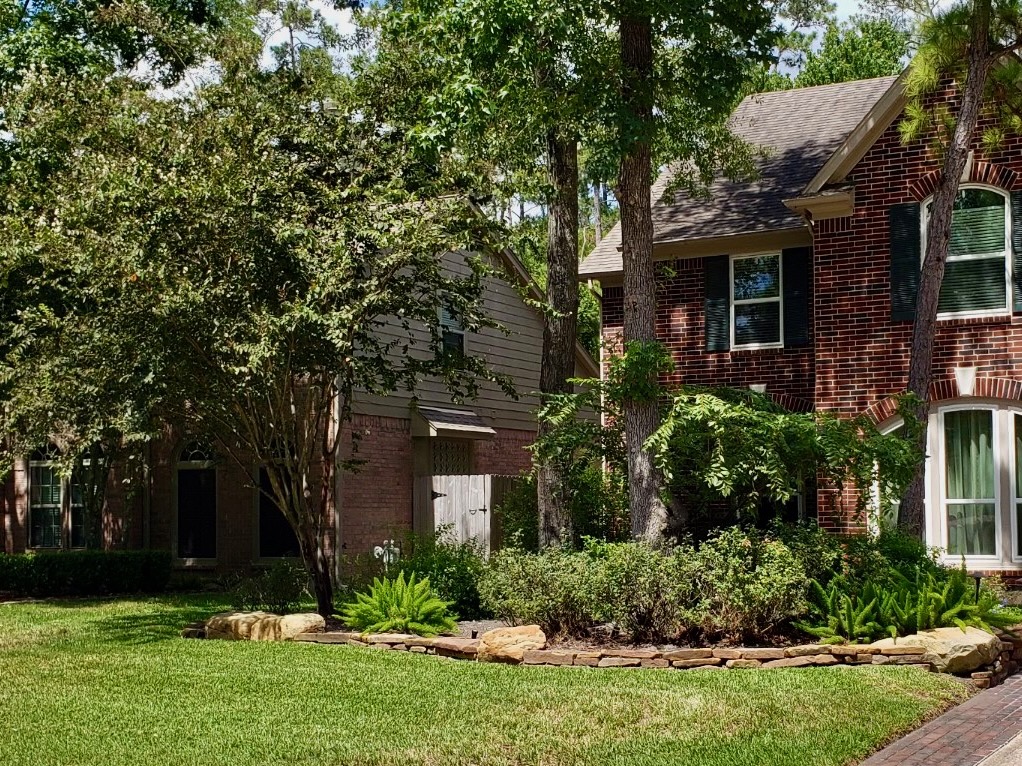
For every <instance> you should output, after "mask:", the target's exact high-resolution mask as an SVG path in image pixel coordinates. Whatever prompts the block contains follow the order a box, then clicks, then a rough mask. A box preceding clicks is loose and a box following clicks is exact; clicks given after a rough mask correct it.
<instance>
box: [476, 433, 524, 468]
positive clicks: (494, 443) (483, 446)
mask: <svg viewBox="0 0 1022 766" xmlns="http://www.w3.org/2000/svg"><path fill="white" fill-rule="evenodd" d="M535 439H536V434H535V432H534V431H517V430H512V429H509V428H498V429H497V435H496V436H495V437H493V439H490V440H489V441H478V442H476V443H475V454H474V456H473V460H474V462H475V472H476V473H492V474H496V475H501V476H517V475H518V474H520V473H522V472H523V471H528V470H529V469H530V468H531V467H532V453H530V452H529V450H528V448H529V445H531V444H532V443H533V441H535Z"/></svg>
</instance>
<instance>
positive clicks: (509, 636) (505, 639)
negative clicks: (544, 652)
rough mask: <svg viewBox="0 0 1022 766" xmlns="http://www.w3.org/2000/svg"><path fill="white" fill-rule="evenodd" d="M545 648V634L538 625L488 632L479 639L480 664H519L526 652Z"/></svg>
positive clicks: (478, 654)
mask: <svg viewBox="0 0 1022 766" xmlns="http://www.w3.org/2000/svg"><path fill="white" fill-rule="evenodd" d="M545 648H546V634H544V633H543V631H542V630H540V629H539V625H519V626H517V627H514V628H496V629H495V630H488V631H486V632H485V633H483V635H481V636H480V637H479V652H478V653H477V654H476V659H477V660H479V661H480V662H510V663H519V662H521V661H522V659H523V658H524V657H525V653H526V652H532V651H538V650H540V649H545Z"/></svg>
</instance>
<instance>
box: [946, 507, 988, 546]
mask: <svg viewBox="0 0 1022 766" xmlns="http://www.w3.org/2000/svg"><path fill="white" fill-rule="evenodd" d="M947 518H948V522H947V523H948V526H947V552H948V553H949V554H951V555H952V556H994V555H996V554H997V531H996V526H997V514H996V512H995V510H994V504H993V503H964V504H962V505H955V504H950V505H948V509H947Z"/></svg>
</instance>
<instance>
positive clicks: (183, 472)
mask: <svg viewBox="0 0 1022 766" xmlns="http://www.w3.org/2000/svg"><path fill="white" fill-rule="evenodd" d="M273 510H274V511H276V508H274V509H273ZM277 512H278V513H279V511H277ZM177 555H178V557H179V558H183V559H198V558H208V559H212V558H216V469H214V468H181V469H178V472H177Z"/></svg>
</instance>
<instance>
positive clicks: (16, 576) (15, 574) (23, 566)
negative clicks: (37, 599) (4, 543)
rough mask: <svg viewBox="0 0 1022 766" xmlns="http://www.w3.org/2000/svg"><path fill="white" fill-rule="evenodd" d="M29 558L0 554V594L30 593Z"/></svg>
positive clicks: (30, 571) (30, 565) (30, 559)
mask: <svg viewBox="0 0 1022 766" xmlns="http://www.w3.org/2000/svg"><path fill="white" fill-rule="evenodd" d="M31 573H32V557H31V556H8V555H6V554H3V553H0V593H11V594H14V595H19V596H22V595H28V594H29V593H30V592H31Z"/></svg>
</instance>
